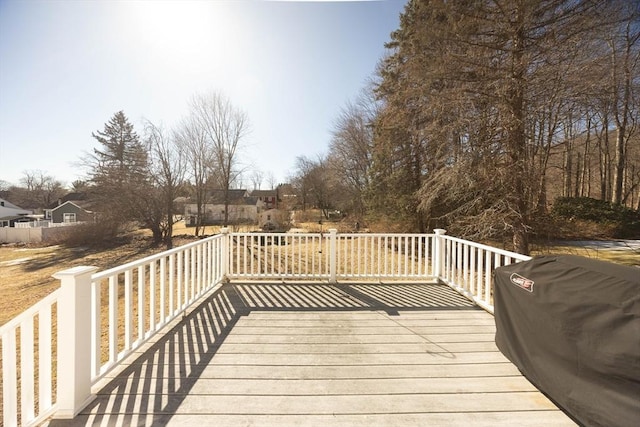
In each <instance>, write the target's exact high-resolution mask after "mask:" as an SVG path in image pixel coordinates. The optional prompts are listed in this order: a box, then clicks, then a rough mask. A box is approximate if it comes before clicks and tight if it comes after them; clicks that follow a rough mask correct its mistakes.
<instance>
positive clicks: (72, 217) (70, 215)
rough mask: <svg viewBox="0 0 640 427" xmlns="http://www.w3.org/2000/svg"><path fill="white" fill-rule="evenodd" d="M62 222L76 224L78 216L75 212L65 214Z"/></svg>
mask: <svg viewBox="0 0 640 427" xmlns="http://www.w3.org/2000/svg"><path fill="white" fill-rule="evenodd" d="M62 222H76V214H75V213H74V212H69V213H63V214H62Z"/></svg>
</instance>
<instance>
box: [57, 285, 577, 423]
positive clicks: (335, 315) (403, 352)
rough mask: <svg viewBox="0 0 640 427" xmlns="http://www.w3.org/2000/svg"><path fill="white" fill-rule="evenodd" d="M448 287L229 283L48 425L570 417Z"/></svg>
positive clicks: (486, 319)
mask: <svg viewBox="0 0 640 427" xmlns="http://www.w3.org/2000/svg"><path fill="white" fill-rule="evenodd" d="M494 334H495V325H494V320H493V317H492V316H491V315H490V314H488V313H486V312H484V311H483V310H480V309H478V308H475V307H473V306H472V305H471V304H470V303H469V302H468V301H467V300H466V299H464V298H462V297H461V296H459V295H458V294H456V293H455V292H454V291H453V290H451V289H449V288H448V287H446V286H444V285H434V284H423V285H401V284H394V285H358V284H351V285H346V284H345V285H335V286H331V285H317V284H313V285H312V284H304V285H303V284H250V283H246V284H228V285H225V286H224V287H222V288H221V289H220V290H219V291H218V292H216V293H215V294H214V295H212V296H211V297H209V298H208V299H207V300H206V301H204V302H203V304H201V305H200V306H199V307H198V308H197V309H195V310H194V311H193V312H190V313H189V314H188V315H187V316H185V318H184V319H183V320H182V321H181V322H179V323H176V324H175V325H172V326H171V328H170V330H169V332H168V333H167V334H166V335H164V336H161V337H159V338H158V340H157V341H156V342H153V343H150V344H149V345H148V346H147V347H146V348H145V349H144V351H142V352H141V353H140V354H138V355H136V357H135V358H132V360H131V362H130V363H129V364H128V365H125V366H124V367H123V369H122V370H121V371H120V372H118V373H114V374H112V375H111V376H110V378H107V379H105V381H104V386H103V387H102V388H101V389H100V390H99V392H98V396H97V398H96V400H95V401H94V402H93V403H92V404H91V405H90V406H89V407H87V408H86V409H85V410H84V411H82V413H81V414H80V415H79V416H78V417H76V418H75V419H73V420H53V421H51V422H50V423H49V425H51V426H68V425H72V426H81V425H82V426H84V425H113V426H116V425H118V426H119V425H155V426H161V425H162V426H163V425H171V426H198V425H199V426H209V425H216V426H245V425H255V426H265V425H266V426H428V425H429V426H430V425H438V426H441V425H449V426H452V425H465V426H466V425H474V426H498V425H508V426H513V425H519V426H527V425H530V426H540V425H554V426H562V425H575V423H573V422H572V421H571V420H570V419H569V418H568V417H567V416H566V415H565V414H564V413H563V412H561V411H560V410H558V409H557V408H556V407H555V406H554V405H553V403H551V402H550V401H549V400H548V399H547V398H546V397H545V396H544V395H542V394H541V393H540V392H539V391H537V390H536V389H535V387H533V386H532V385H531V384H530V383H529V382H528V381H527V380H526V379H525V378H523V377H522V376H521V375H520V374H519V372H518V370H517V369H516V368H515V367H514V366H513V365H512V364H511V363H509V362H508V361H507V359H505V358H504V356H502V354H501V353H500V352H499V351H498V349H497V348H496V346H495V344H494Z"/></svg>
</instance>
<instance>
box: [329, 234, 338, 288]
mask: <svg viewBox="0 0 640 427" xmlns="http://www.w3.org/2000/svg"><path fill="white" fill-rule="evenodd" d="M337 240H338V230H336V229H335V228H331V229H329V283H338V279H337V276H336V270H337V269H336V263H337V259H338V254H337V253H336V252H337V250H338V242H337Z"/></svg>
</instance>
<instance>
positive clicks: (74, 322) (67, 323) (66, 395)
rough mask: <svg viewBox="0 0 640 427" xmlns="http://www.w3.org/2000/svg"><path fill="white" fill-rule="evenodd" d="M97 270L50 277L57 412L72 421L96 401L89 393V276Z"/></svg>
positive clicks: (80, 269)
mask: <svg viewBox="0 0 640 427" xmlns="http://www.w3.org/2000/svg"><path fill="white" fill-rule="evenodd" d="M97 270H98V268H97V267H82V266H81V267H74V268H70V269H68V270H64V271H60V272H58V273H55V274H54V275H53V277H54V278H56V279H58V280H60V297H59V299H58V309H57V311H58V379H57V381H58V393H57V401H58V402H57V405H58V410H57V412H56V414H55V417H56V418H73V417H75V416H76V415H77V414H78V412H80V411H81V410H82V409H83V408H84V407H85V406H87V405H88V404H89V403H91V401H92V400H93V399H94V398H95V395H92V394H91V333H92V331H91V275H92V274H93V273H94V272H96V271H97Z"/></svg>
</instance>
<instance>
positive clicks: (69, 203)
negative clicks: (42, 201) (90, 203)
mask: <svg viewBox="0 0 640 427" xmlns="http://www.w3.org/2000/svg"><path fill="white" fill-rule="evenodd" d="M66 205H73V206H75V207H77V208H78V209H82V210H83V211H85V212H88V213H91V211H90V210H87V209H86V208H84V207H82V206H80V204H78V203H77V202H75V201H68V202H64V203H62V204H61V205H58V206H56V207H55V208H53V209H51V212H53V211H55V210H58V209H60V208H62V207H64V206H66Z"/></svg>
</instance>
